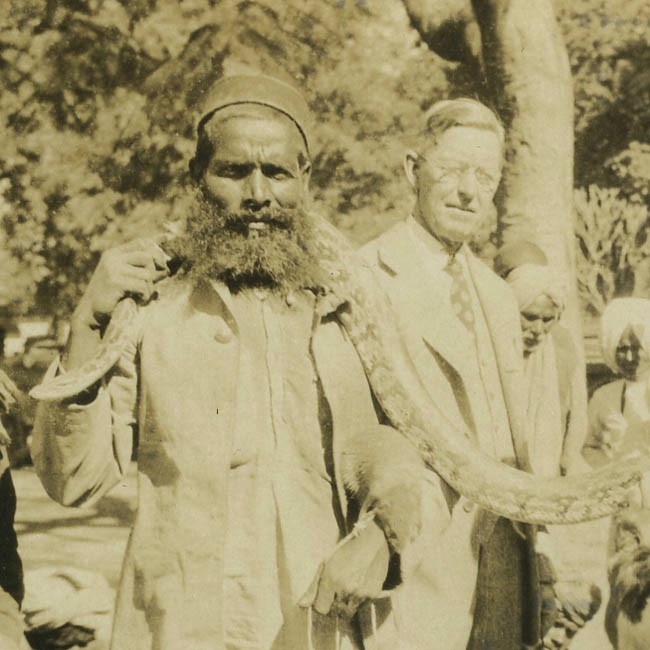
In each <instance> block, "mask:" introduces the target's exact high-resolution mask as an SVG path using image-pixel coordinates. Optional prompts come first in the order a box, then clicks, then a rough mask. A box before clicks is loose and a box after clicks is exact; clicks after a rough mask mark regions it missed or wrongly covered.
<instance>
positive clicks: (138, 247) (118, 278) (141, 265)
mask: <svg viewBox="0 0 650 650" xmlns="http://www.w3.org/2000/svg"><path fill="white" fill-rule="evenodd" d="M168 260H169V257H168V256H167V254H166V253H165V252H164V251H163V250H162V249H161V248H160V247H159V246H158V245H156V244H155V243H154V242H153V241H150V240H146V239H137V240H135V241H131V242H129V243H128V244H123V245H122V246H117V247H116V248H111V249H109V250H107V251H105V252H104V253H103V254H102V256H101V259H100V260H99V264H98V265H97V268H96V269H95V272H94V273H93V275H92V277H91V279H90V282H89V283H88V287H87V288H86V291H85V293H84V295H83V298H82V299H81V302H80V303H79V305H78V307H77V309H76V310H75V313H74V317H73V319H74V320H75V322H76V323H77V324H79V322H81V323H83V324H84V325H93V324H95V323H97V321H98V320H101V319H102V318H106V317H109V316H110V315H111V313H112V312H113V310H114V309H115V306H116V305H117V303H118V302H119V301H120V300H121V299H122V298H123V297H124V296H127V295H130V296H134V297H137V298H139V299H141V300H142V301H143V302H147V301H148V300H150V299H151V296H152V295H153V292H154V283H155V282H157V281H158V280H161V279H162V278H164V277H166V276H167V275H168V270H167V261H168Z"/></svg>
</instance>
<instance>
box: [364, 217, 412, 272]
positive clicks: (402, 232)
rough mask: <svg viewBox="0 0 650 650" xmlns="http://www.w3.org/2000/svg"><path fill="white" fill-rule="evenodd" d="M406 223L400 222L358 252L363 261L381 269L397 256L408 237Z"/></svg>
mask: <svg viewBox="0 0 650 650" xmlns="http://www.w3.org/2000/svg"><path fill="white" fill-rule="evenodd" d="M407 228H408V226H407V223H406V221H398V222H397V223H395V224H393V225H392V226H390V227H389V228H388V229H387V230H385V231H384V232H382V233H381V234H380V235H378V236H377V237H375V238H374V239H371V240H370V241H369V242H367V243H366V244H364V245H363V246H362V247H361V248H360V249H359V251H358V253H359V255H360V256H361V258H362V260H363V261H364V262H365V263H366V264H368V265H370V266H375V267H381V266H383V264H384V263H385V262H386V261H387V260H388V261H390V260H391V259H392V258H393V257H395V256H397V255H398V254H399V252H400V250H401V249H402V248H403V246H404V242H405V240H406V237H407V236H408V230H407Z"/></svg>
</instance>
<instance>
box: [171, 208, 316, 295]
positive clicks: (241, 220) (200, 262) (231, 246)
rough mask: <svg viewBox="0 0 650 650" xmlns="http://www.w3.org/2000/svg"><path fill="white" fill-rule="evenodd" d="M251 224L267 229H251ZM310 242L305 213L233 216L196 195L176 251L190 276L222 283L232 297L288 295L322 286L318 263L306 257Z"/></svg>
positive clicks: (273, 211) (280, 210) (274, 211)
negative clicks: (242, 293)
mask: <svg viewBox="0 0 650 650" xmlns="http://www.w3.org/2000/svg"><path fill="white" fill-rule="evenodd" d="M252 222H263V223H265V227H264V228H263V229H260V230H252V229H251V228H249V224H250V223H252ZM311 237H312V226H311V220H310V218H309V216H308V214H307V213H306V212H305V211H303V210H299V209H286V208H265V209H263V210H260V211H257V212H252V211H245V210H242V211H239V212H236V213H229V212H225V211H223V210H221V209H219V207H218V206H216V205H215V204H214V203H213V202H212V201H210V199H209V198H207V197H205V196H203V195H198V196H197V200H196V203H195V209H194V210H193V212H192V214H191V215H190V216H189V218H188V219H187V223H186V230H185V234H184V235H183V236H182V237H181V239H180V241H179V242H178V243H177V244H176V245H175V247H174V248H175V249H176V250H177V252H178V254H179V255H180V256H181V257H182V258H183V259H184V260H185V266H186V268H187V269H188V274H190V275H191V276H194V277H196V278H199V279H208V280H219V281H221V282H224V283H225V284H227V285H228V287H229V288H230V290H231V291H233V292H236V291H239V290H241V289H244V288H254V287H260V288H267V289H272V290H278V291H281V292H283V293H286V292H288V291H291V290H295V289H299V288H312V287H317V286H318V284H319V282H318V277H319V270H318V261H317V260H316V261H315V260H314V259H313V256H311V255H310V254H308V252H307V249H308V246H307V245H308V243H309V241H310V239H311Z"/></svg>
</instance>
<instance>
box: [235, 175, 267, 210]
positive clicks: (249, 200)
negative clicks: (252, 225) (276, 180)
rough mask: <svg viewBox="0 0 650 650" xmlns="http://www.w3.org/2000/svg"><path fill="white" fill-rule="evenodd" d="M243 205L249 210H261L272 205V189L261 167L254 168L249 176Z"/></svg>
mask: <svg viewBox="0 0 650 650" xmlns="http://www.w3.org/2000/svg"><path fill="white" fill-rule="evenodd" d="M242 205H243V207H244V208H247V209H248V210H260V209H261V208H266V207H269V206H270V205H271V190H270V187H269V183H268V180H267V178H266V177H265V176H264V174H263V173H262V170H261V169H254V170H253V171H252V172H251V174H250V176H249V177H248V181H247V183H246V188H245V190H244V195H243V197H242Z"/></svg>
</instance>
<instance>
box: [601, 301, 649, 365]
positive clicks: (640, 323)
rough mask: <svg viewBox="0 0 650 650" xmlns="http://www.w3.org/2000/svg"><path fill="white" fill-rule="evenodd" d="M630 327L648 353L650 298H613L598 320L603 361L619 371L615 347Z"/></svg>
mask: <svg viewBox="0 0 650 650" xmlns="http://www.w3.org/2000/svg"><path fill="white" fill-rule="evenodd" d="M630 326H631V327H632V329H633V330H634V332H635V334H636V335H637V336H638V337H639V341H640V343H641V347H642V348H643V349H644V350H645V351H646V353H648V354H649V355H650V300H647V299H645V298H615V299H614V300H612V302H610V303H609V305H607V307H606V308H605V311H604V312H603V315H602V318H601V320H600V345H601V347H602V351H603V359H604V360H605V363H606V364H607V365H608V366H609V367H610V368H611V369H612V370H613V371H614V372H619V370H620V369H619V367H618V364H617V363H616V348H617V347H618V344H619V342H620V340H621V336H623V333H624V332H625V330H626V329H627V328H628V327H630Z"/></svg>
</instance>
